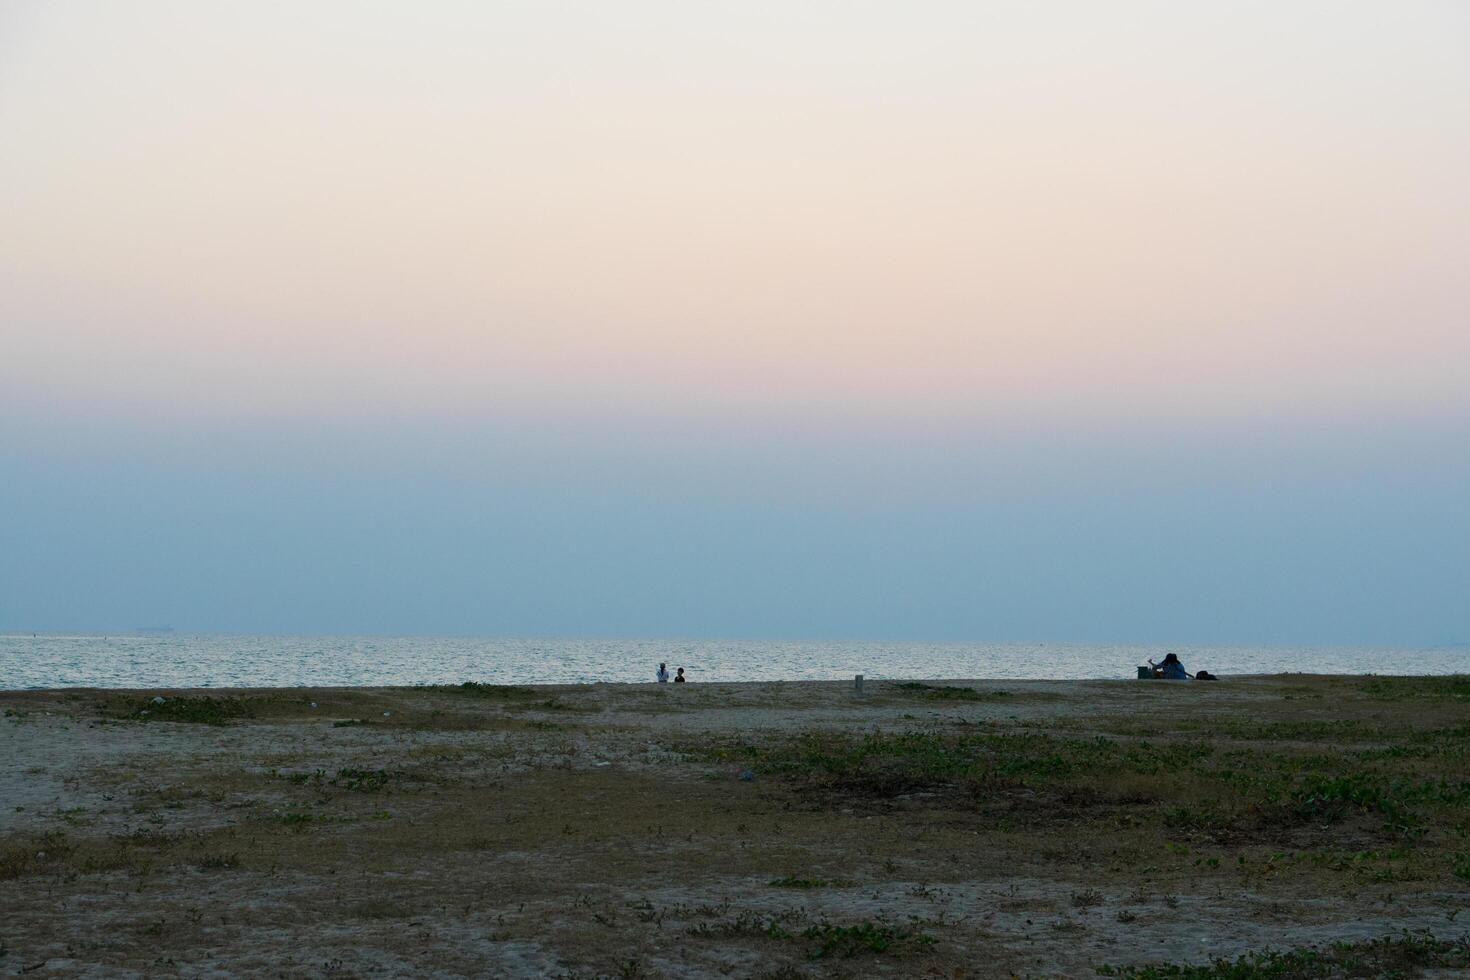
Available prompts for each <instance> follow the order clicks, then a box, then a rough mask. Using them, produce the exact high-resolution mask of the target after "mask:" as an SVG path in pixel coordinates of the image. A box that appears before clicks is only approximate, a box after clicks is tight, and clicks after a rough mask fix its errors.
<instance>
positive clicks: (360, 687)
mask: <svg viewBox="0 0 1470 980" xmlns="http://www.w3.org/2000/svg"><path fill="white" fill-rule="evenodd" d="M1466 676H1470V668H1467V669H1466V670H1464V671H1453V672H1447V673H1433V674H1425V673H1415V672H1387V671H1370V672H1363V673H1344V672H1334V673H1314V672H1306V671H1280V672H1277V673H1254V674H1227V675H1223V676H1218V677H1217V679H1216V680H1211V681H1204V682H1203V683H1205V684H1208V685H1214V684H1216V683H1217V682H1218V683H1221V684H1227V685H1228V683H1229V682H1231V681H1236V682H1254V681H1263V680H1282V681H1286V680H1332V679H1342V680H1346V679H1352V678H1370V677H1402V678H1414V677H1423V678H1447V679H1454V678H1459V677H1466ZM1142 680H1145V678H1137V677H1075V678H1056V677H929V676H923V677H876V676H873V675H864V683H865V684H866V685H877V684H905V683H920V684H947V685H964V684H991V685H996V684H1002V685H1004V684H1010V685H1033V684H1055V685H1068V684H1126V683H1133V682H1135V681H1142ZM1154 680H1157V678H1154ZM455 683H473V684H483V685H485V686H487V687H524V688H531V689H535V690H547V691H578V690H593V689H598V688H615V689H616V688H628V689H638V688H654V687H659V686H661V685H659V684H658V682H656V681H643V680H638V681H573V682H560V681H553V682H548V683H537V682H525V683H515V684H506V683H502V682H500V681H478V680H472V679H471V680H468V681H460V682H443V683H423V684H291V685H271V686H231V687H207V686H206V687H199V686H182V687H170V686H152V687H148V686H145V687H97V686H93V685H76V686H61V687H15V688H7V687H0V696H4V695H12V694H66V693H72V694H76V693H96V694H141V693H145V692H148V693H152V692H169V691H172V692H175V693H178V694H264V693H268V692H277V691H308V690H309V691H341V692H347V691H375V692H394V691H399V692H413V691H424V690H438V689H442V688H445V687H453V686H454V684H455ZM1172 683H1179V682H1172ZM1184 683H1187V684H1192V683H1196V682H1195V681H1193V680H1190V681H1187V682H1184ZM773 685H774V686H781V685H787V686H798V685H812V686H829V687H846V688H848V689H851V688H852V687H853V678H851V677H848V678H846V679H812V678H794V679H779V678H778V679H771V680H741V681H732V680H711V681H703V680H698V679H691V680H690V681H688V682H687V686H688V687H689V688H695V687H699V688H730V689H741V688H746V687H765V686H773ZM667 686H669V687H675V686H676V685H674V684H673V683H672V682H670V683H669V684H668V685H667Z"/></svg>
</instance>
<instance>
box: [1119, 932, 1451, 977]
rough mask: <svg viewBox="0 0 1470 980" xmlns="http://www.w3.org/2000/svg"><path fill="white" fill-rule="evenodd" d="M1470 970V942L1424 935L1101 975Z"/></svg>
mask: <svg viewBox="0 0 1470 980" xmlns="http://www.w3.org/2000/svg"><path fill="white" fill-rule="evenodd" d="M1431 969H1432V970H1457V969H1470V940H1465V939H1459V940H1453V941H1446V940H1440V939H1435V938H1434V937H1432V936H1429V935H1424V934H1408V933H1406V934H1404V935H1402V936H1384V937H1383V938H1381V939H1375V940H1371V941H1369V942H1362V943H1336V944H1334V945H1332V946H1329V947H1325V948H1321V949H1319V948H1317V947H1312V946H1308V947H1304V948H1301V949H1294V950H1290V951H1287V952H1277V951H1275V950H1267V951H1265V952H1261V953H1246V954H1245V955H1243V956H1240V957H1237V958H1236V959H1233V960H1227V959H1217V960H1213V961H1211V962H1210V963H1205V964H1199V965H1195V964H1177V963H1155V964H1149V965H1147V966H1129V967H1116V966H1103V967H1099V968H1098V973H1100V974H1102V975H1103V976H1109V977H1126V978H1129V980H1254V978H1271V980H1318V978H1323V980H1325V978H1337V977H1408V976H1417V975H1418V974H1419V973H1420V972H1421V971H1423V970H1431Z"/></svg>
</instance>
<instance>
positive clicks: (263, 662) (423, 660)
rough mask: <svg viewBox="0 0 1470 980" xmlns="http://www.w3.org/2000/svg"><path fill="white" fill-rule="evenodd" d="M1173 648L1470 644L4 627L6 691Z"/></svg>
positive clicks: (1102, 664)
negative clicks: (16, 630) (20, 630)
mask: <svg viewBox="0 0 1470 980" xmlns="http://www.w3.org/2000/svg"><path fill="white" fill-rule="evenodd" d="M1170 650H1172V651H1174V652H1175V653H1178V654H1179V658H1180V659H1181V660H1182V661H1184V664H1185V666H1186V667H1187V668H1188V669H1189V670H1190V671H1194V670H1197V669H1199V668H1201V667H1204V668H1206V669H1208V670H1210V671H1211V672H1212V673H1217V674H1222V675H1229V674H1261V673H1281V672H1294V673H1323V674H1454V673H1464V672H1466V671H1470V647H1464V646H1459V647H1434V648H1429V649H1400V650H1393V649H1369V648H1352V647H1295V648H1287V647H1281V648H1265V647H1209V646H1199V647H1190V646H1171V647H1164V646H1106V645H1096V646H1094V645H1087V644H1039V643H1014V644H1010V643H999V644H994V643H841V642H828V643H818V642H789V643H788V642H772V641H760V640H728V641H727V640H688V641H683V640H553V639H546V640H534V639H474V638H463V637H426V636H405V637H378V636H243V635H217V634H207V635H200V634H185V633H162V634H113V635H108V636H102V635H100V634H99V635H59V634H46V633H42V634H36V635H33V634H30V633H26V634H9V635H5V634H0V689H6V690H17V689H33V688H50V687H128V688H155V687H159V688H162V687H298V686H323V687H325V686H368V685H408V684H445V683H459V682H461V681H470V680H473V681H480V682H484V683H497V684H564V683H587V682H593V681H606V682H611V683H626V682H639V681H651V680H653V672H654V670H655V668H656V667H657V665H658V663H659V661H661V660H662V661H667V662H668V664H669V670H670V672H671V673H672V672H673V670H674V668H676V667H683V668H684V669H685V673H686V674H687V676H688V677H689V679H690V680H691V681H767V680H838V679H845V678H850V677H852V676H853V675H854V674H864V675H866V676H867V677H870V678H1012V679H1015V678H1044V677H1057V678H1104V677H1123V678H1127V677H1134V676H1135V667H1136V666H1137V665H1138V664H1141V663H1143V662H1144V661H1145V660H1146V659H1148V658H1153V659H1154V660H1158V659H1160V658H1162V657H1163V655H1164V654H1165V653H1166V652H1167V651H1170Z"/></svg>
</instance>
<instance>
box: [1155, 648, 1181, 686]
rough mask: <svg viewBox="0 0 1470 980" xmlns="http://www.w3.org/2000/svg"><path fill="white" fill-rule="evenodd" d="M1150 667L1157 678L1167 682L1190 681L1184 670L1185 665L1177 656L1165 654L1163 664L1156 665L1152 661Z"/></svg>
mask: <svg viewBox="0 0 1470 980" xmlns="http://www.w3.org/2000/svg"><path fill="white" fill-rule="evenodd" d="M1148 665H1149V666H1150V667H1152V668H1153V669H1154V676H1155V677H1162V678H1163V679H1164V680H1166V681H1187V680H1189V673H1188V672H1187V671H1186V670H1185V669H1184V665H1183V664H1182V663H1180V662H1179V657H1178V656H1177V655H1176V654H1172V653H1166V654H1164V660H1163V662H1162V663H1157V664H1156V663H1154V662H1153V661H1152V660H1150V661H1149V662H1148Z"/></svg>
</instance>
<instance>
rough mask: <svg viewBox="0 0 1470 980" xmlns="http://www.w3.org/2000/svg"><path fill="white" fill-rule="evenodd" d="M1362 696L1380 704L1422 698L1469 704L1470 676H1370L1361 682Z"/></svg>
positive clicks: (1358, 686) (1359, 684)
mask: <svg viewBox="0 0 1470 980" xmlns="http://www.w3.org/2000/svg"><path fill="white" fill-rule="evenodd" d="M1357 689H1358V691H1359V693H1362V694H1366V695H1368V696H1369V697H1371V698H1374V699H1376V700H1379V701H1402V700H1407V699H1417V698H1422V699H1425V700H1430V701H1470V674H1449V675H1446V676H1443V677H1370V678H1366V679H1364V680H1362V681H1360V682H1358V685H1357Z"/></svg>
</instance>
